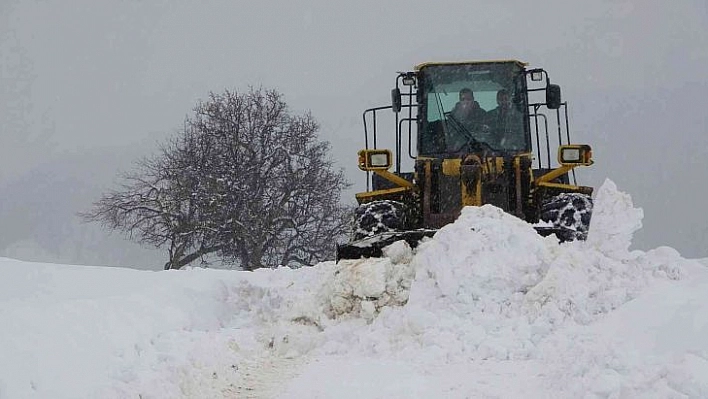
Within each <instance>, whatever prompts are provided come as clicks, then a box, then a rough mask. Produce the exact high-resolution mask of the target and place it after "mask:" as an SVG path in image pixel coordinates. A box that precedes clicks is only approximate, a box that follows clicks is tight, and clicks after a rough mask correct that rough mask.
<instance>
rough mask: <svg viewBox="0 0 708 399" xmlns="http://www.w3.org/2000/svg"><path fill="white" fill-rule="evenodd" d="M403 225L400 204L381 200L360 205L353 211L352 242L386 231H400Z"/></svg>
mask: <svg viewBox="0 0 708 399" xmlns="http://www.w3.org/2000/svg"><path fill="white" fill-rule="evenodd" d="M404 225H405V215H404V212H403V204H402V203H400V202H398V201H390V200H381V201H373V202H369V203H366V204H362V205H359V207H358V208H356V210H355V211H354V223H353V226H352V227H353V228H352V240H353V241H356V240H360V239H362V238H366V237H370V236H373V235H376V234H379V233H384V232H387V231H397V230H402V229H403V228H404Z"/></svg>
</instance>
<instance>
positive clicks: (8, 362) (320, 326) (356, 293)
mask: <svg viewBox="0 0 708 399" xmlns="http://www.w3.org/2000/svg"><path fill="white" fill-rule="evenodd" d="M641 219H642V211H641V209H637V208H635V207H634V206H633V204H632V201H631V198H630V197H629V196H628V195H627V194H625V193H621V192H619V191H618V190H617V189H616V187H615V185H614V184H613V183H612V182H611V181H609V180H608V181H607V182H605V184H604V185H603V186H602V187H601V188H600V189H599V190H598V193H597V198H596V200H595V211H594V215H593V221H592V225H591V229H590V234H589V237H588V240H587V241H586V242H573V243H563V244H559V243H558V242H557V240H556V239H555V238H553V237H546V238H544V237H541V236H539V235H538V234H536V233H535V231H534V230H533V228H532V227H531V226H529V225H528V224H527V223H525V222H523V221H521V220H519V219H517V218H515V217H513V216H510V215H508V214H506V213H504V212H502V211H500V210H499V209H496V208H494V207H491V206H483V207H479V208H467V209H464V210H463V212H462V214H461V216H460V218H459V219H458V220H457V221H456V222H455V223H453V224H451V225H448V226H446V227H445V228H443V229H441V230H440V231H439V232H438V234H436V235H435V237H433V238H432V239H429V240H427V241H426V242H424V243H422V244H421V245H420V246H419V247H418V249H417V251H416V252H415V253H414V252H413V251H412V250H411V249H410V248H409V247H408V246H407V245H406V244H405V243H403V242H399V243H396V244H394V245H392V246H390V247H389V248H387V249H386V255H387V256H386V257H384V258H381V259H370V260H357V261H342V262H340V263H338V264H335V263H334V262H325V263H322V264H319V265H316V266H314V267H312V268H305V269H299V270H290V269H277V270H259V271H257V272H253V273H246V272H232V271H216V270H202V269H190V270H185V271H178V272H175V271H171V272H146V271H137V270H129V269H117V268H98V267H75V266H62V265H49V264H40V263H28V262H19V261H15V260H11V259H0V277H1V278H0V319H1V320H3V329H0V398H6V397H7V398H15V397H23V398H25V397H27V398H32V397H37V398H40V397H52V398H92V397H102V398H124V397H143V398H163V397H164V398H166V397H169V398H177V397H244V396H256V397H257V396H259V395H260V396H262V397H289V398H296V397H342V398H346V397H349V398H354V397H361V395H364V396H367V397H434V396H447V397H520V396H526V397H539V398H541V397H549V396H555V397H637V396H639V397H689V398H691V397H696V398H699V397H708V377H706V376H708V343H707V342H708V341H706V340H705V338H704V337H705V336H707V335H708V271H707V268H706V264H705V263H706V261H705V260H703V261H702V263H701V262H698V261H690V260H686V259H683V258H682V257H681V256H680V254H678V253H677V252H676V251H675V250H673V249H671V248H668V247H660V248H656V249H654V250H652V251H647V252H642V251H630V250H629V247H630V244H631V240H632V235H633V234H634V232H635V231H637V229H639V228H640V227H641ZM509 381H514V383H513V384H510V383H509Z"/></svg>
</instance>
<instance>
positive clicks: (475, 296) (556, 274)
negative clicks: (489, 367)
mask: <svg viewBox="0 0 708 399" xmlns="http://www.w3.org/2000/svg"><path fill="white" fill-rule="evenodd" d="M595 212H597V214H596V215H593V222H592V225H591V228H590V238H589V239H588V241H587V242H571V243H562V244H561V243H559V242H558V240H557V239H556V238H555V237H541V236H540V235H538V234H537V233H536V232H535V230H534V229H533V228H532V226H531V225H529V224H528V223H526V222H524V221H522V220H520V219H518V218H516V217H514V216H512V215H509V214H507V213H505V212H503V211H502V210H500V209H498V208H495V207H493V206H488V205H487V206H482V207H468V208H465V209H463V211H462V214H461V215H460V217H459V218H458V220H457V221H456V222H454V223H452V224H450V225H448V226H446V227H444V228H443V229H441V230H440V231H439V232H438V233H437V234H436V235H435V236H434V237H433V239H432V240H430V241H428V242H425V243H422V244H421V245H420V246H419V248H418V251H417V253H416V254H415V256H414V257H413V259H412V260H411V261H410V263H406V262H407V260H403V261H397V262H393V261H392V260H391V259H387V258H383V259H378V260H362V261H357V262H356V263H353V264H349V265H347V266H344V267H343V268H342V269H339V270H338V272H337V273H336V274H337V276H336V277H335V281H336V282H335V284H334V285H335V286H338V287H346V289H340V290H339V291H338V292H340V293H341V295H339V296H338V297H337V299H336V300H333V302H337V303H341V304H342V306H339V307H337V306H332V308H333V309H334V308H337V309H339V310H338V311H337V312H335V313H336V314H337V315H342V314H349V315H352V316H361V317H364V318H365V319H366V320H367V321H369V322H371V320H372V318H373V322H371V324H370V325H369V326H367V327H365V331H364V332H361V331H357V332H356V333H355V334H357V337H356V338H352V337H351V336H346V335H345V336H343V335H342V334H340V333H339V332H338V333H337V334H333V335H332V336H331V337H329V338H328V339H327V340H329V341H332V340H347V341H350V342H351V341H353V342H357V343H358V345H351V344H350V345H345V344H344V342H340V343H339V345H335V344H334V343H333V342H329V345H328V348H329V349H331V347H333V346H334V347H337V348H346V349H344V351H345V352H346V351H360V352H363V353H367V354H395V355H396V356H402V357H406V356H408V354H409V353H415V352H413V351H409V349H410V348H419V349H420V348H425V349H426V353H427V354H428V356H433V357H435V358H443V359H457V360H459V361H464V360H470V359H498V360H507V359H519V358H521V359H530V358H539V357H541V351H540V349H539V347H540V345H541V344H542V343H543V342H544V340H546V339H547V338H548V337H549V336H552V335H553V334H556V333H557V331H559V330H561V329H564V328H568V327H570V326H582V325H588V324H590V323H592V322H594V321H596V320H598V319H599V318H601V317H603V315H606V314H608V313H609V312H612V311H613V310H615V309H617V308H619V307H621V306H622V305H623V304H625V303H627V302H628V301H630V300H632V299H634V298H636V297H637V296H638V295H639V294H640V293H641V292H642V291H643V290H645V289H646V287H647V286H649V285H651V284H652V282H653V281H657V280H664V281H666V280H670V279H679V278H680V277H681V265H682V263H683V262H685V260H683V259H682V258H681V257H680V256H679V255H678V254H677V253H675V251H674V252H672V251H669V250H668V249H658V250H656V251H654V252H653V253H651V254H649V255H647V254H644V253H642V252H640V251H635V252H629V251H628V247H629V244H630V243H631V240H632V235H633V234H634V232H635V231H636V230H637V229H639V228H640V227H641V219H642V210H641V209H637V208H634V206H633V204H632V201H631V198H630V197H629V196H628V195H627V194H624V193H621V192H618V191H617V189H616V187H615V185H614V183H612V182H611V181H609V180H608V181H606V182H605V184H604V185H603V186H602V187H601V188H600V190H599V191H598V197H597V199H596V202H595ZM393 270H404V271H405V272H404V273H401V272H398V273H396V272H393ZM410 273H414V279H413V280H412V281H410V278H411V277H412V275H411V274H410ZM403 275H405V277H404V278H402V277H401V276H403ZM409 281H410V282H409ZM409 284H410V293H409V297H408V300H407V302H405V301H403V300H402V299H403V298H405V297H406V292H407V291H408V286H409ZM335 291H336V290H335ZM391 292H395V293H396V294H395V295H390V294H389V293H391ZM394 296H395V298H397V299H396V300H390V299H391V298H393V297H394ZM353 298H358V302H357V301H356V300H352V299H353ZM367 298H369V299H368V300H369V302H370V303H368V304H367V303H366V302H367ZM382 298H386V299H385V300H382ZM338 301H340V302H338ZM403 303H405V306H403V307H386V306H387V305H400V304H403ZM378 312H380V314H379V315H378V316H377V317H375V318H374V316H376V314H377V313H378ZM325 333H327V332H326V331H325ZM551 349H552V348H551ZM543 350H544V351H548V348H545V347H544V349H543ZM335 352H336V351H335ZM546 355H547V354H544V356H546Z"/></svg>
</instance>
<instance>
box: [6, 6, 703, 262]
mask: <svg viewBox="0 0 708 399" xmlns="http://www.w3.org/2000/svg"><path fill="white" fill-rule="evenodd" d="M499 58H515V59H520V60H522V61H525V62H528V63H530V64H531V65H532V66H540V67H544V68H546V69H547V70H548V71H549V73H550V74H551V79H552V81H553V82H554V83H558V84H560V85H561V86H562V88H563V95H564V99H565V100H567V101H568V102H569V103H570V111H571V129H572V131H573V132H574V138H575V141H577V142H587V143H590V144H591V145H593V148H594V154H595V158H596V165H594V166H593V167H592V169H591V170H588V171H585V172H582V173H580V174H579V178H580V179H581V183H583V184H588V185H595V186H599V185H600V184H601V183H602V181H603V180H604V179H605V177H610V178H611V179H613V180H614V181H615V182H616V183H617V184H618V186H619V187H620V189H622V190H624V191H627V192H629V193H631V194H632V196H633V198H634V201H635V204H636V205H638V206H641V207H643V208H644V211H645V218H644V225H645V228H644V229H643V230H642V231H640V232H639V233H637V235H636V237H635V244H636V246H637V247H639V248H642V249H645V248H651V247H655V246H658V245H662V244H666V245H670V246H672V247H674V248H676V249H678V250H679V251H680V252H681V253H682V254H683V255H684V256H687V257H705V256H708V252H707V251H708V246H707V245H706V244H707V243H708V220H706V216H705V212H695V210H696V209H698V208H700V209H703V207H704V206H705V205H704V204H705V200H704V198H705V196H706V194H708V189H707V188H706V186H705V183H704V182H705V180H706V177H707V176H706V175H707V174H708V160H707V158H706V155H707V154H708V137H707V135H706V133H708V128H707V126H708V119H707V117H706V113H705V109H704V108H705V106H706V105H707V104H708V102H707V101H706V100H705V99H704V98H705V97H704V96H705V92H706V89H708V78H707V77H706V74H705V71H704V70H705V67H706V65H708V5H707V3H706V2H705V1H704V0H684V1H680V2H665V1H660V0H648V1H639V0H636V1H596V2H585V1H568V0H565V1H560V0H559V1H545V2H544V1H536V2H528V1H515V0H514V1H505V2H499V1H471V0H467V1H442V2H423V1H417V0H416V1H406V2H403V1H390V2H381V1H373V0H362V1H356V2H341V3H340V2H333V1H325V0H308V1H299V2H282V3H280V2H278V3H275V2H267V1H265V2H258V3H257V4H256V3H255V2H250V1H166V0H164V1H151V2H124V1H106V2H94V1H88V0H86V1H83V0H82V1H58V0H47V1H32V2H30V1H22V2H20V1H13V0H2V1H1V2H0V73H1V77H2V80H1V84H0V189H1V190H2V196H0V198H1V201H3V205H2V207H1V208H0V218H2V219H3V220H0V226H1V227H0V231H1V233H0V235H2V239H1V240H0V254H2V247H7V246H10V245H12V244H16V243H17V242H34V243H35V244H37V246H38V247H40V248H41V249H43V250H45V251H47V252H48V254H47V257H49V258H51V256H52V253H53V252H52V248H48V247H55V248H66V247H67V246H66V243H63V244H62V245H59V244H57V245H54V244H52V243H50V241H51V239H52V237H54V238H56V239H57V240H74V241H76V244H75V248H76V251H77V252H78V253H79V254H77V253H72V254H63V255H62V256H60V258H61V259H57V260H58V261H62V262H79V263H86V262H89V261H91V262H98V263H99V264H121V263H123V262H124V260H121V259H118V258H115V255H114V254H113V255H105V251H107V249H106V248H107V247H106V246H105V245H104V246H101V245H100V244H95V245H94V246H93V247H90V248H86V247H84V246H82V245H83V244H81V243H82V242H85V241H87V240H89V239H91V240H98V238H96V236H97V235H99V234H100V233H99V232H98V230H97V229H94V230H90V231H88V232H87V230H86V229H87V228H88V227H86V226H81V227H77V226H78V225H77V221H76V219H75V217H74V216H73V213H74V212H75V211H77V210H82V209H85V208H86V206H87V205H88V204H90V202H91V201H92V200H95V199H96V198H98V196H100V194H101V192H102V191H103V190H105V188H106V187H110V185H111V184H112V181H113V179H114V177H115V176H116V175H117V173H118V172H119V171H121V170H123V171H125V170H128V169H129V168H130V165H131V164H132V162H133V161H134V160H135V158H137V157H138V156H140V155H145V154H147V153H149V152H150V151H151V150H152V149H154V147H155V145H156V144H157V143H158V142H161V141H163V140H164V139H165V138H166V137H167V136H168V135H170V134H171V133H172V132H173V131H174V130H175V129H176V128H178V127H179V126H180V125H181V123H182V120H183V118H184V116H185V115H186V114H188V113H190V112H191V108H192V106H193V105H194V104H195V103H196V101H197V100H199V99H203V98H205V97H206V96H207V94H208V92H209V91H221V90H223V89H225V88H233V89H245V88H247V87H248V85H255V86H259V85H263V86H265V87H269V88H276V89H278V90H279V91H281V92H282V93H284V94H285V96H286V101H287V102H288V103H289V104H290V105H291V107H292V109H293V110H294V111H295V112H303V111H305V110H310V111H311V112H312V114H313V115H314V117H315V118H316V119H317V120H319V121H320V122H321V125H322V132H321V133H322V136H323V138H324V139H326V140H329V141H331V142H332V144H333V155H334V157H335V158H336V159H337V160H338V161H339V164H340V166H341V167H343V168H345V169H346V170H347V173H348V176H349V177H350V179H351V180H352V181H353V182H354V183H356V184H357V185H356V186H355V188H357V189H361V188H362V187H363V175H362V174H361V173H360V172H359V171H358V170H357V169H356V167H355V166H354V165H355V154H356V149H357V148H359V147H361V146H362V145H363V138H362V128H361V112H362V111H363V110H364V109H365V108H368V107H371V106H375V105H383V104H385V103H387V102H388V100H389V91H390V88H391V86H392V85H393V82H394V80H393V79H394V78H395V72H396V71H400V70H408V69H411V68H412V66H413V65H414V64H417V63H420V62H424V61H437V60H466V59H499ZM2 187H5V188H4V189H2ZM29 196H32V197H33V199H29V198H28V197H29ZM45 214H47V215H51V216H47V217H46V218H45V217H39V216H37V215H45ZM8 220H9V222H8ZM50 223H51V224H53V225H56V226H55V227H50V226H49V224H50ZM67 226H70V227H67ZM48 231H51V233H49V232H48ZM43 235H44V236H43ZM42 237H43V238H42ZM77 237H79V238H77ZM119 241H120V240H119ZM114 242H118V241H114ZM104 244H105V243H104ZM27 245H29V246H30V247H31V246H32V245H34V244H27ZM126 248H132V249H127V250H126V251H128V252H130V251H132V250H133V249H135V247H126ZM63 250H64V251H66V250H65V249H63ZM101 251H103V252H104V255H97V254H98V253H100V252H101ZM109 252H110V251H109ZM89 254H91V256H89ZM124 255H125V254H124ZM112 257H113V258H112ZM42 260H48V259H42Z"/></svg>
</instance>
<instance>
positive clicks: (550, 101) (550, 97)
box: [546, 84, 562, 109]
mask: <svg viewBox="0 0 708 399" xmlns="http://www.w3.org/2000/svg"><path fill="white" fill-rule="evenodd" d="M561 102H562V101H561V88H560V86H558V85H554V84H549V85H548V86H547V87H546V106H547V107H548V109H558V108H560V106H561Z"/></svg>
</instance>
